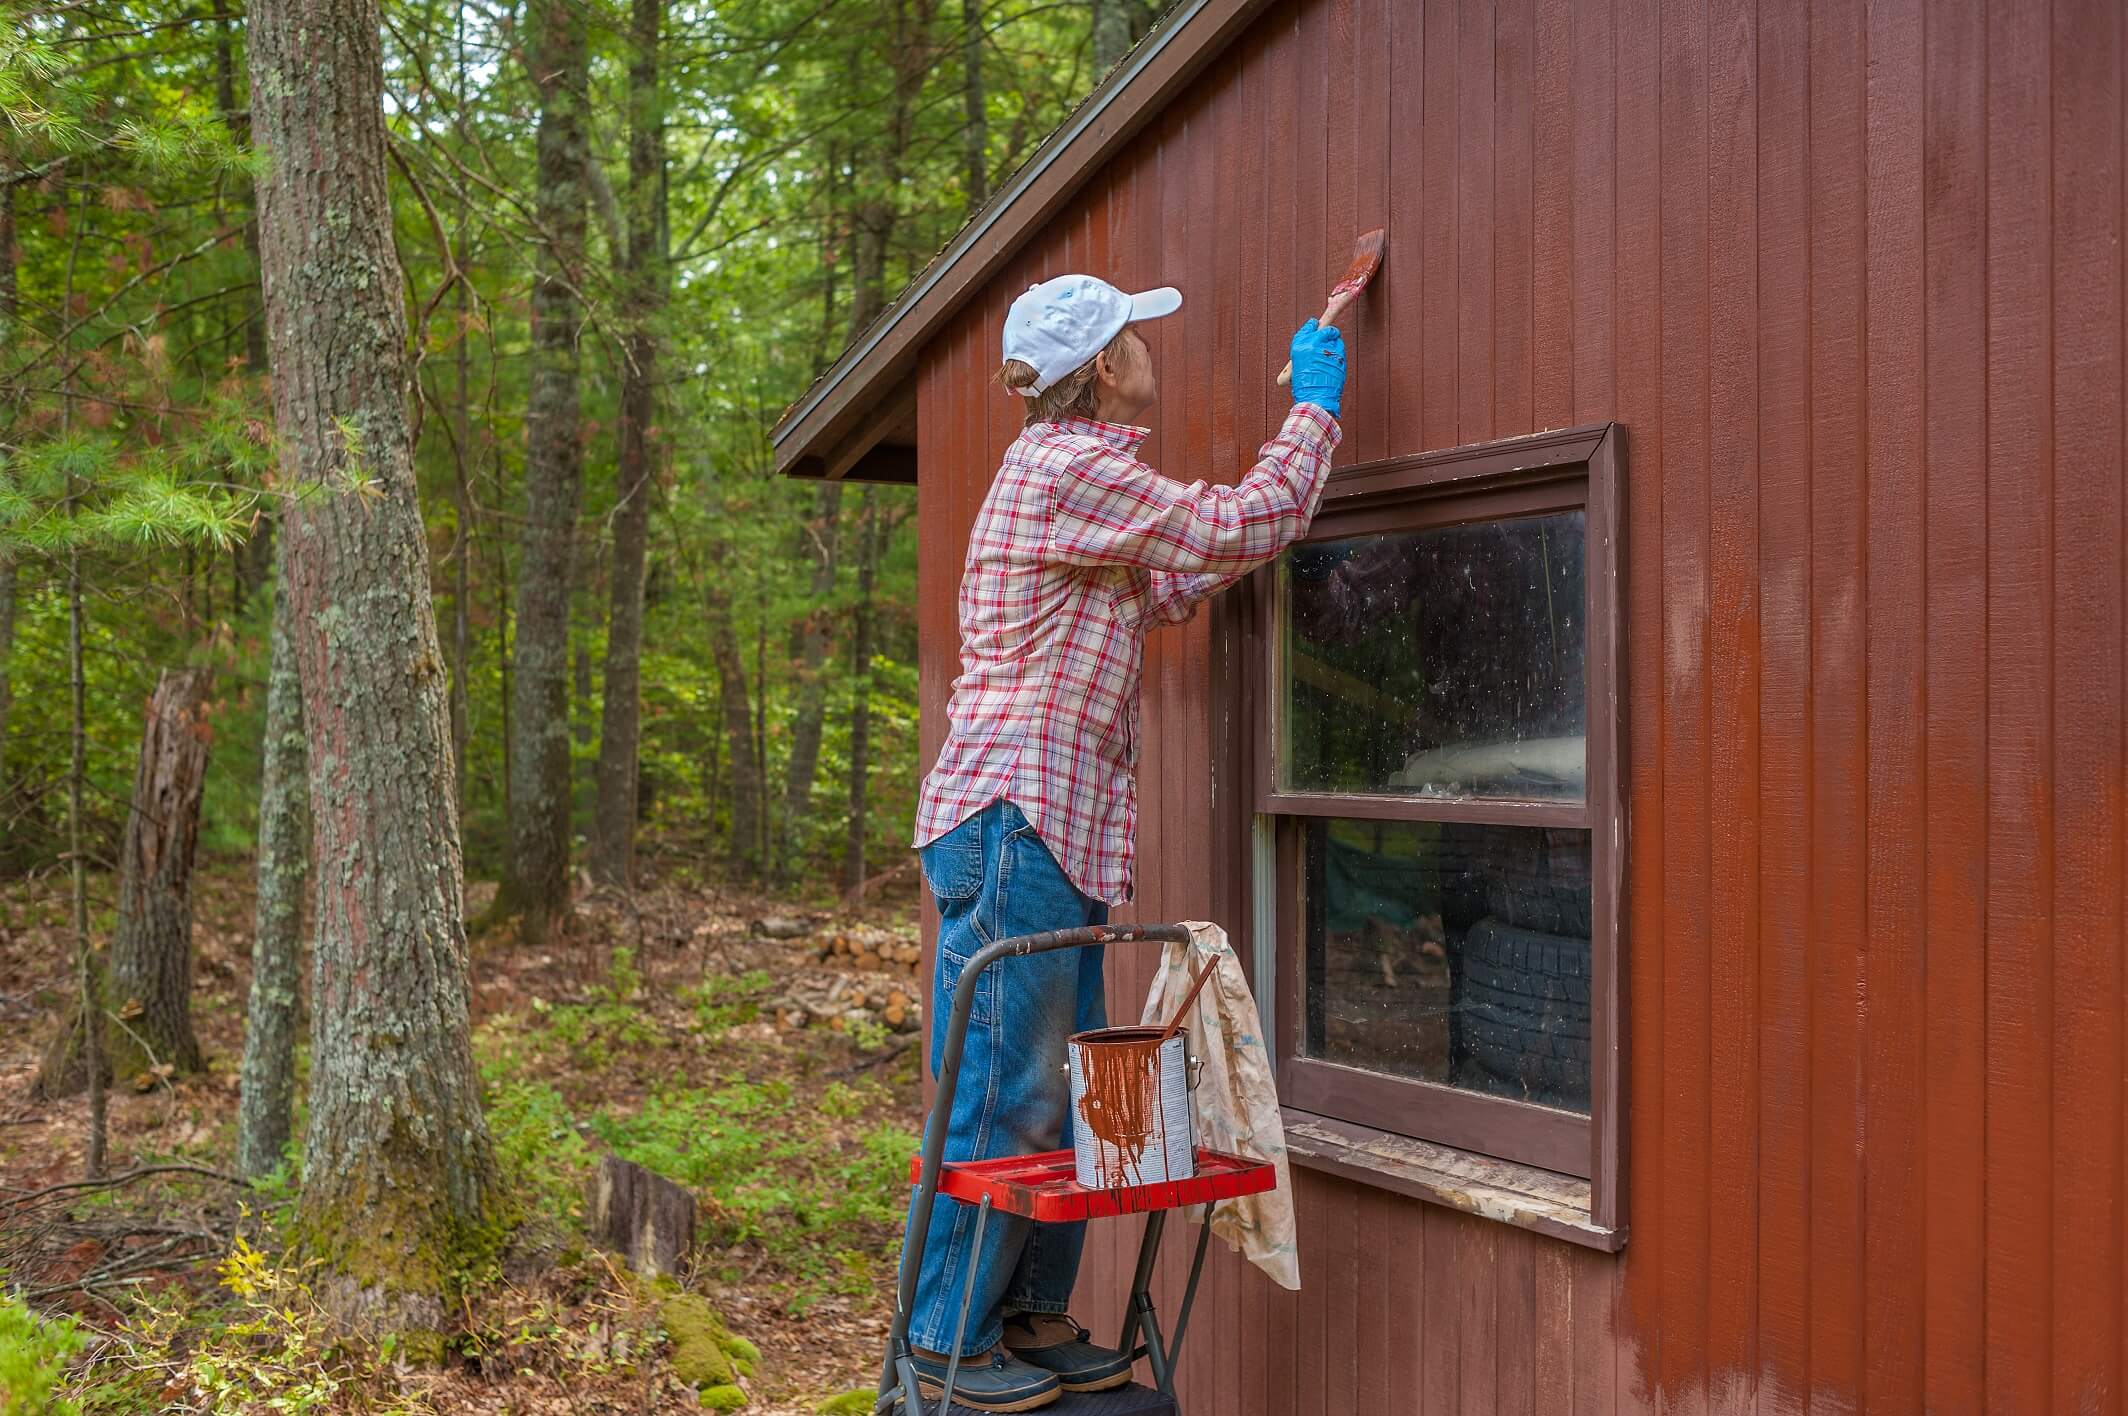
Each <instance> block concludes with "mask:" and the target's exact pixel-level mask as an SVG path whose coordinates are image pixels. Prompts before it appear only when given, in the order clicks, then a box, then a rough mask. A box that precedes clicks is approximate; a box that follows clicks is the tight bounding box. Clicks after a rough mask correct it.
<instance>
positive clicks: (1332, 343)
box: [1287, 320, 1345, 418]
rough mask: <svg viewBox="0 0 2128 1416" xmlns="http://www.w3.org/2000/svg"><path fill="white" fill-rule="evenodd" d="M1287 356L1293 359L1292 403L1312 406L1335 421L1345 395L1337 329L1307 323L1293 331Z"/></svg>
mask: <svg viewBox="0 0 2128 1416" xmlns="http://www.w3.org/2000/svg"><path fill="white" fill-rule="evenodd" d="M1287 352H1288V353H1289V354H1290V355H1291V356H1292V359H1293V401H1294V402H1295V403H1313V404H1315V405H1316V406H1317V407H1318V408H1321V409H1323V410H1325V411H1326V412H1328V413H1329V415H1330V416H1331V417H1333V418H1335V417H1338V416H1339V413H1338V406H1339V400H1340V399H1342V398H1343V397H1344V394H1345V341H1344V338H1343V336H1341V335H1340V334H1338V332H1337V326H1336V325H1318V324H1317V323H1316V322H1315V321H1314V320H1310V321H1308V322H1307V323H1306V324H1304V325H1302V326H1301V327H1300V328H1299V329H1298V330H1297V331H1295V333H1294V335H1293V344H1292V346H1291V348H1290V349H1289V350H1288V351H1287Z"/></svg>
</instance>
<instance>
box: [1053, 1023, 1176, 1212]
mask: <svg viewBox="0 0 2128 1416" xmlns="http://www.w3.org/2000/svg"><path fill="white" fill-rule="evenodd" d="M1071 1044H1072V1046H1074V1047H1076V1048H1078V1049H1079V1071H1080V1075H1081V1077H1082V1078H1083V1079H1084V1081H1085V1084H1086V1090H1085V1093H1084V1095H1082V1096H1081V1097H1080V1098H1079V1120H1080V1121H1081V1122H1082V1123H1083V1124H1084V1125H1085V1127H1086V1132H1087V1134H1088V1135H1090V1136H1092V1137H1093V1138H1094V1139H1095V1141H1097V1142H1098V1143H1099V1146H1098V1148H1097V1149H1096V1150H1095V1152H1094V1154H1095V1155H1096V1156H1097V1157H1098V1158H1099V1164H1100V1167H1101V1170H1102V1176H1101V1179H1102V1182H1103V1183H1104V1184H1105V1185H1107V1186H1108V1187H1109V1188H1111V1189H1117V1188H1120V1187H1122V1186H1125V1185H1128V1184H1130V1183H1131V1175H1132V1173H1133V1172H1135V1171H1136V1170H1137V1169H1138V1163H1139V1160H1140V1158H1141V1157H1143V1156H1144V1154H1145V1142H1146V1138H1147V1137H1149V1136H1151V1135H1152V1133H1153V1117H1154V1115H1155V1113H1156V1112H1157V1110H1158V1108H1159V1105H1160V1029H1159V1028H1154V1027H1130V1028H1102V1029H1099V1030H1097V1031H1094V1032H1083V1033H1079V1034H1078V1035H1076V1036H1075V1037H1073V1038H1072V1039H1071Z"/></svg>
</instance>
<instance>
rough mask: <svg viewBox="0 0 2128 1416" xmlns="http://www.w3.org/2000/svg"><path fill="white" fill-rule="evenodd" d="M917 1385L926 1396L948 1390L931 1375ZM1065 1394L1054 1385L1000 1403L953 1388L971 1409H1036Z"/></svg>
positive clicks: (955, 1398) (957, 1400) (958, 1401)
mask: <svg viewBox="0 0 2128 1416" xmlns="http://www.w3.org/2000/svg"><path fill="white" fill-rule="evenodd" d="M1124 1375H1125V1376H1129V1375H1130V1374H1129V1373H1128V1372H1126V1373H1124ZM916 1385H917V1389H918V1390H920V1391H922V1392H923V1394H924V1395H925V1396H926V1397H934V1396H942V1395H944V1394H945V1390H946V1384H945V1383H944V1382H934V1381H932V1380H931V1379H930V1378H929V1377H921V1376H920V1377H918V1378H917V1379H916ZM1063 1394H1064V1388H1063V1387H1061V1386H1053V1387H1051V1388H1050V1389H1049V1390H1048V1391H1041V1392H1036V1393H1035V1394H1034V1395H1033V1396H1024V1397H1021V1398H1020V1399H1019V1400H1018V1401H1010V1402H1006V1403H1004V1404H1002V1405H998V1404H995V1403H990V1402H985V1401H982V1400H980V1399H978V1398H976V1397H972V1396H970V1395H969V1394H968V1393H967V1392H965V1391H962V1390H961V1389H960V1388H959V1387H955V1388H954V1389H953V1404H954V1405H955V1406H965V1407H967V1408H968V1409H969V1410H970V1411H1006V1412H1011V1411H1034V1410H1037V1409H1039V1408H1041V1407H1044V1406H1047V1405H1049V1403H1051V1402H1052V1401H1055V1400H1056V1399H1057V1398H1058V1397H1060V1396H1062V1395H1063Z"/></svg>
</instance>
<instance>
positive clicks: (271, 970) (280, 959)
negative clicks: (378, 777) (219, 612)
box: [236, 577, 310, 1176]
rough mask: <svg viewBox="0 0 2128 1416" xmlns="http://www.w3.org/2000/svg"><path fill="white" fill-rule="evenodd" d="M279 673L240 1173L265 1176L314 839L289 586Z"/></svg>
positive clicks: (276, 661) (284, 1066)
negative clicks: (311, 839)
mask: <svg viewBox="0 0 2128 1416" xmlns="http://www.w3.org/2000/svg"><path fill="white" fill-rule="evenodd" d="M274 594H275V598H274V606H273V667H272V669H271V670H270V671H269V672H268V676H267V681H266V733H265V742H264V744H263V747H262V749H261V756H262V757H263V758H264V759H265V770H264V773H263V775H262V779H261V781H260V784H259V868H258V899H257V901H256V903H255V905H254V909H253V913H252V938H251V1003H250V1009H249V1011H248V1012H247V1014H246V1018H245V1024H244V1065H243V1070H242V1072H241V1074H240V1076H241V1079H242V1083H241V1088H240V1094H239V1095H240V1099H239V1103H238V1108H237V1120H236V1164H237V1173H238V1174H240V1175H246V1176H258V1175H264V1174H265V1173H266V1172H268V1171H269V1170H272V1169H273V1168H274V1167H275V1166H276V1165H279V1164H280V1163H281V1157H282V1156H283V1155H284V1154H286V1153H287V1150H288V1135H289V1124H290V1116H291V1112H292V1107H293V1101H294V1096H295V1050H296V1021H297V1017H296V1015H297V1002H298V998H297V992H298V985H299V983H300V980H301V978H302V975H301V972H300V970H301V968H302V958H303V948H302V929H303V883H304V879H305V877H306V875H307V874H308V870H307V863H308V862H307V857H306V855H305V849H306V847H307V845H308V842H307V840H306V839H305V838H306V837H307V836H308V835H309V832H310V793H309V791H308V790H307V789H306V786H305V783H304V778H303V774H304V763H303V759H304V756H305V753H304V750H303V685H302V683H301V682H300V681H299V679H298V676H297V674H296V658H295V636H294V633H293V631H292V629H291V627H290V625H289V596H288V587H287V585H286V584H285V577H284V583H283V584H281V585H280V586H278V587H277V588H276V590H275V592H274Z"/></svg>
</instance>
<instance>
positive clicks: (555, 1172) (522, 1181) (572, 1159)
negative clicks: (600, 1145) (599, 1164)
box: [487, 1072, 596, 1216]
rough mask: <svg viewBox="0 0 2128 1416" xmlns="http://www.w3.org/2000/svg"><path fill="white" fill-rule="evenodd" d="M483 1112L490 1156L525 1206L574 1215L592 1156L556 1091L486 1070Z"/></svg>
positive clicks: (536, 1083)
mask: <svg viewBox="0 0 2128 1416" xmlns="http://www.w3.org/2000/svg"><path fill="white" fill-rule="evenodd" d="M487 1113H488V1132H489V1134H490V1135H492V1136H493V1137H494V1140H495V1156H496V1159H497V1161H498V1162H499V1163H500V1164H501V1165H502V1168H503V1175H504V1178H505V1180H506V1182H507V1183H509V1184H510V1185H512V1186H513V1187H514V1188H515V1189H516V1191H517V1193H518V1194H519V1195H520V1196H521V1197H522V1198H523V1201H524V1204H525V1208H526V1210H527V1211H528V1212H530V1213H533V1214H543V1215H554V1216H565V1215H571V1214H574V1213H576V1212H577V1211H578V1210H579V1209H580V1208H581V1203H582V1196H583V1193H584V1180H585V1178H586V1177H587V1176H588V1175H589V1174H590V1173H591V1167H592V1164H593V1163H594V1161H595V1160H596V1157H595V1156H594V1155H593V1154H592V1151H591V1147H590V1146H589V1145H587V1144H586V1143H585V1141H584V1138H583V1137H582V1136H581V1135H579V1134H578V1133H577V1130H576V1123H575V1120H574V1118H573V1117H571V1115H570V1113H569V1107H568V1104H567V1103H566V1102H565V1101H564V1100H563V1099H562V1095H561V1093H560V1092H558V1091H556V1090H555V1089H554V1087H553V1086H551V1085H549V1084H548V1083H545V1082H539V1081H530V1080H521V1079H513V1078H509V1077H507V1076H497V1075H495V1074H494V1073H493V1072H490V1073H489V1074H488V1088H487Z"/></svg>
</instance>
